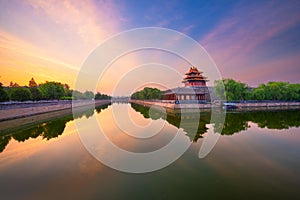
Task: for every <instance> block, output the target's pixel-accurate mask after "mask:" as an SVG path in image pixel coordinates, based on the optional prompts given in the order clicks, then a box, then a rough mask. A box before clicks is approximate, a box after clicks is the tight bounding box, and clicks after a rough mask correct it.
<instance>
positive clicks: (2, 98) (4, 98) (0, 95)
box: [0, 83, 9, 102]
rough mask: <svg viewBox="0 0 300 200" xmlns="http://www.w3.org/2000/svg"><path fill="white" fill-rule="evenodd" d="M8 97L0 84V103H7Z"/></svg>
mask: <svg viewBox="0 0 300 200" xmlns="http://www.w3.org/2000/svg"><path fill="white" fill-rule="evenodd" d="M8 100H9V96H8V94H7V92H6V90H5V89H4V88H3V87H2V83H0V102H4V101H8Z"/></svg>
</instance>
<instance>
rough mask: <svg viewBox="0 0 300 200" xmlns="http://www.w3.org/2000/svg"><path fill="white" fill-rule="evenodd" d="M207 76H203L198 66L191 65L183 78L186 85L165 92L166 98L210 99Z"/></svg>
mask: <svg viewBox="0 0 300 200" xmlns="http://www.w3.org/2000/svg"><path fill="white" fill-rule="evenodd" d="M207 81H208V80H207V78H206V77H204V76H202V72H199V71H198V69H197V68H196V67H191V68H190V70H189V71H188V72H187V73H186V74H185V77H184V79H183V81H182V82H183V83H184V87H178V88H174V89H170V90H166V91H164V92H163V99H164V100H189V101H190V100H201V101H209V100H210V95H209V91H208V88H207V86H206V82H207Z"/></svg>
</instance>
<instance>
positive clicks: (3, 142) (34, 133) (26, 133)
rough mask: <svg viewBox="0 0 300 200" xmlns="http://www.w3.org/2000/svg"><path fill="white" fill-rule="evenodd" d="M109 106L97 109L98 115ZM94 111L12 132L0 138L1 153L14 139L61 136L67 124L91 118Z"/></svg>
mask: <svg viewBox="0 0 300 200" xmlns="http://www.w3.org/2000/svg"><path fill="white" fill-rule="evenodd" d="M108 106H109V104H107V105H102V106H97V107H96V108H95V110H96V112H97V113H100V112H101V111H102V110H104V109H106V108H108ZM93 114H94V109H88V110H83V111H82V112H76V114H74V116H73V115H72V114H69V115H67V116H64V117H60V118H58V119H54V120H50V121H48V122H45V123H39V124H37V125H33V126H30V127H28V128H26V129H21V130H17V131H14V132H11V133H10V134H9V135H5V136H1V137H0V153H1V152H3V151H4V149H5V147H6V146H7V145H8V143H9V141H10V140H11V139H12V138H13V139H14V140H16V141H18V142H24V141H26V140H28V139H30V138H37V137H39V136H41V137H42V138H43V139H46V140H50V139H52V138H56V137H58V136H59V135H61V134H62V133H63V132H64V130H65V127H66V124H67V122H69V121H72V120H74V119H77V118H82V117H83V116H85V117H86V118H89V117H91V116H93Z"/></svg>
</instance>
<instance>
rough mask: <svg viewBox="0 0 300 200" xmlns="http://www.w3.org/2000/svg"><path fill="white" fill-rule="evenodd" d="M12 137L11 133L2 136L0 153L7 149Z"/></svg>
mask: <svg viewBox="0 0 300 200" xmlns="http://www.w3.org/2000/svg"><path fill="white" fill-rule="evenodd" d="M10 139H11V137H10V136H9V135H7V136H2V137H0V153H1V152H2V151H3V150H4V149H5V147H6V145H7V144H8V143H9V141H10Z"/></svg>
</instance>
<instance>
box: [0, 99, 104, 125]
mask: <svg viewBox="0 0 300 200" xmlns="http://www.w3.org/2000/svg"><path fill="white" fill-rule="evenodd" d="M108 103H110V100H97V101H89V100H82V101H74V102H73V107H76V108H79V107H84V106H91V105H93V104H95V106H100V105H104V104H108ZM60 110H69V111H72V101H40V102H21V103H20V102H18V103H1V104H0V121H5V120H11V119H17V118H22V117H28V116H32V115H38V114H43V113H49V112H54V111H60Z"/></svg>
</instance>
